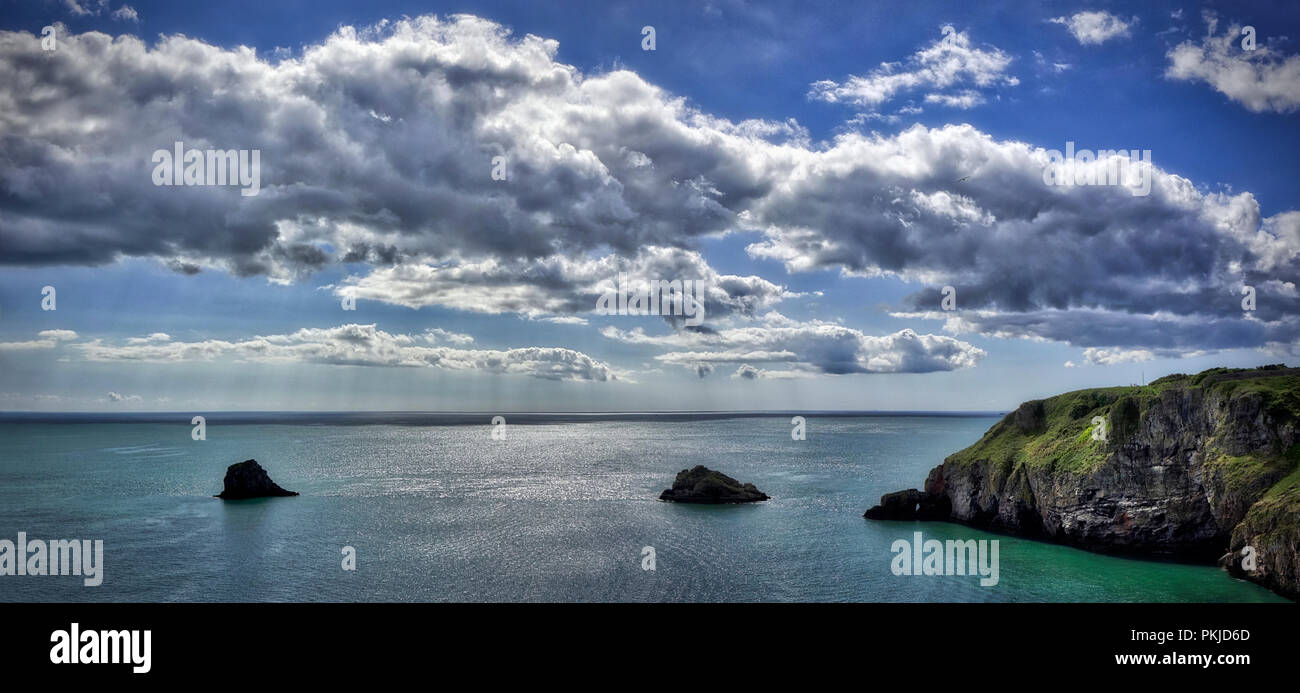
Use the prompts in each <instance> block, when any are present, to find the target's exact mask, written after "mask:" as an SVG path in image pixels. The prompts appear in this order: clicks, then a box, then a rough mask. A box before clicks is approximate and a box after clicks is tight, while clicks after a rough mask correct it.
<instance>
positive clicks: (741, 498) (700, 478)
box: [659, 465, 769, 503]
mask: <svg viewBox="0 0 1300 693" xmlns="http://www.w3.org/2000/svg"><path fill="white" fill-rule="evenodd" d="M768 498H769V496H768V495H767V494H766V493H763V492H762V491H759V490H758V489H757V488H755V487H754V485H753V484H742V483H740V482H739V481H736V480H735V479H733V478H731V477H729V476H727V475H726V474H723V473H722V472H715V471H713V470H712V469H709V468H708V467H705V466H703V465H696V466H695V468H694V469H683V470H682V471H680V472H678V473H677V478H676V479H675V480H674V481H673V487H672V488H670V489H665V490H664V492H663V493H661V494H659V500H664V501H674V502H677V503H753V502H755V501H765V500H767V499H768Z"/></svg>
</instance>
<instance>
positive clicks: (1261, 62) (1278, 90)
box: [1165, 14, 1300, 113]
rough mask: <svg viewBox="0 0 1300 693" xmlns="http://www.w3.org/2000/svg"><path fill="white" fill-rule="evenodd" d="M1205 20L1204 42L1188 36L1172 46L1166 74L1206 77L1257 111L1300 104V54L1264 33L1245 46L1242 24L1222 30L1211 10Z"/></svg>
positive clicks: (1196, 78)
mask: <svg viewBox="0 0 1300 693" xmlns="http://www.w3.org/2000/svg"><path fill="white" fill-rule="evenodd" d="M1205 20H1206V23H1207V24H1208V27H1209V30H1208V31H1207V33H1206V35H1205V37H1204V38H1202V39H1201V40H1200V42H1199V43H1197V42H1195V41H1184V42H1183V43H1180V44H1178V45H1177V46H1175V47H1174V48H1173V49H1171V50H1170V51H1169V53H1168V56H1167V57H1168V58H1169V67H1168V68H1167V69H1166V70H1165V76H1166V77H1169V78H1171V79H1179V80H1186V81H1191V82H1205V83H1206V84H1209V85H1210V86H1211V87H1214V88H1215V89H1216V90H1218V91H1219V93H1221V94H1223V95H1224V96H1227V97H1228V98H1229V99H1232V100H1233V101H1236V102H1237V103H1239V104H1241V105H1243V106H1245V107H1246V108H1248V109H1250V110H1252V111H1254V112H1256V113H1261V112H1266V111H1273V112H1277V113H1292V112H1294V111H1295V110H1296V109H1297V108H1300V54H1293V55H1283V54H1281V53H1280V52H1279V51H1277V50H1276V49H1274V48H1272V47H1270V46H1268V45H1266V44H1265V43H1264V40H1263V37H1257V38H1256V41H1257V43H1256V47H1255V50H1243V49H1242V46H1241V42H1242V40H1243V36H1242V34H1241V29H1242V27H1241V25H1239V24H1232V25H1230V26H1229V27H1228V29H1227V31H1226V32H1225V33H1224V34H1222V35H1217V34H1216V30H1217V27H1218V19H1217V18H1216V17H1215V16H1214V15H1211V14H1207V15H1206V17H1205Z"/></svg>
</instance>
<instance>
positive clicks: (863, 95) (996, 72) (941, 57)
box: [808, 26, 1020, 110]
mask: <svg viewBox="0 0 1300 693" xmlns="http://www.w3.org/2000/svg"><path fill="white" fill-rule="evenodd" d="M943 34H944V36H943V38H940V39H938V40H936V41H934V42H933V43H931V44H929V45H927V46H925V47H924V48H921V49H920V50H918V51H917V52H916V53H914V54H913V55H912V56H911V57H909V58H908V59H907V60H905V61H903V62H893V63H883V64H882V65H881V66H880V67H877V68H876V69H874V70H872V71H871V72H869V73H867V74H866V75H861V76H856V75H855V76H850V77H849V78H848V79H846V80H844V81H843V82H836V81H833V80H823V81H820V82H816V83H814V84H813V85H812V89H811V90H810V91H809V92H808V96H809V98H812V99H816V100H818V101H826V102H829V103H847V104H852V105H855V106H861V107H863V108H867V109H873V110H874V109H876V108H878V107H879V106H880V105H882V104H884V103H886V102H888V101H890V100H893V99H894V98H896V97H898V96H900V95H902V94H904V93H909V92H914V91H922V92H926V93H925V96H924V99H925V101H926V103H935V104H940V105H943V106H948V107H950V108H961V109H965V108H972V107H974V106H976V105H979V104H981V103H983V102H984V97H983V96H982V95H981V94H980V93H979V92H977V91H975V90H974V89H973V88H971V87H979V88H981V89H985V88H992V87H995V86H997V85H1000V84H1004V85H1010V86H1014V85H1016V84H1019V83H1020V80H1018V79H1017V78H1016V77H1014V76H1012V75H1009V74H1007V67H1008V66H1009V65H1010V64H1011V60H1012V59H1011V56H1010V55H1007V54H1006V53H1005V52H1003V51H1002V50H1000V49H998V48H997V47H994V46H990V47H987V48H983V49H981V48H977V47H975V46H974V45H972V43H971V40H970V36H969V35H967V34H966V32H962V31H956V30H955V29H953V28H952V27H951V26H944V27H943ZM952 89H956V91H947V90H952Z"/></svg>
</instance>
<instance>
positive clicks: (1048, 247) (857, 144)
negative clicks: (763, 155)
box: [749, 125, 1300, 349]
mask: <svg viewBox="0 0 1300 693" xmlns="http://www.w3.org/2000/svg"><path fill="white" fill-rule="evenodd" d="M793 159H794V163H793V166H794V174H793V175H792V177H791V180H792V183H791V184H789V185H787V186H783V187H782V188H781V189H780V190H779V191H777V192H774V194H772V195H769V196H767V197H765V198H764V199H763V200H762V201H761V202H759V203H758V204H757V205H755V208H754V210H752V215H753V217H754V218H759V219H763V220H764V221H766V222H767V226H766V227H765V228H764V234H765V236H766V238H765V239H764V240H763V241H760V242H757V243H754V244H751V245H750V246H749V252H750V254H751V255H753V256H755V257H759V258H766V259H774V260H779V261H781V262H783V263H785V265H786V267H787V268H788V269H789V270H791V271H811V270H817V269H829V268H838V269H840V270H842V271H844V272H847V273H850V274H855V275H862V276H882V275H888V276H897V277H900V278H903V279H905V280H908V281H912V282H918V283H922V284H926V285H928V286H929V288H926V289H923V290H921V291H918V292H916V293H914V294H912V295H911V296H909V297H908V298H907V299H906V301H905V303H906V306H907V307H908V308H909V309H908V310H901V311H898V312H896V313H895V315H896V317H901V318H935V319H942V320H945V321H946V325H947V327H948V328H949V329H950V330H951V331H953V332H978V333H982V334H987V335H991V336H998V337H1027V338H1043V339H1050V340H1053V341H1062V342H1066V343H1069V344H1074V345H1077V346H1083V347H1091V346H1096V347H1107V346H1130V347H1131V346H1161V347H1167V348H1178V349H1193V348H1199V347H1202V346H1208V347H1212V348H1224V349H1226V348H1235V347H1258V346H1261V345H1263V344H1264V343H1265V342H1267V341H1283V342H1291V341H1294V340H1295V339H1296V338H1297V335H1300V323H1297V320H1296V319H1295V317H1293V316H1295V315H1296V314H1297V313H1298V312H1300V311H1297V310H1296V308H1297V302H1296V299H1295V298H1294V297H1293V296H1291V295H1289V294H1288V293H1287V292H1286V291H1284V290H1282V289H1281V288H1280V287H1284V286H1285V285H1286V283H1291V284H1294V283H1295V282H1296V281H1297V279H1298V278H1300V277H1298V276H1297V275H1300V265H1298V264H1297V253H1300V215H1296V214H1295V213H1294V212H1286V213H1282V214H1278V215H1275V216H1273V217H1269V218H1262V215H1261V213H1260V209H1259V203H1258V201H1257V200H1256V199H1255V197H1254V196H1253V195H1251V194H1250V193H1248V192H1243V193H1238V194H1236V195H1229V194H1224V193H1207V192H1202V191H1200V190H1198V189H1197V187H1196V186H1195V185H1193V184H1192V182H1191V181H1188V180H1187V179H1185V178H1182V177H1180V176H1178V175H1176V174H1172V173H1168V172H1166V171H1164V170H1162V169H1160V168H1159V167H1158V166H1154V165H1152V166H1150V167H1149V170H1148V171H1147V172H1148V173H1149V174H1150V175H1151V182H1152V188H1151V191H1150V194H1149V195H1147V196H1135V195H1133V194H1132V192H1131V191H1130V190H1129V189H1128V188H1125V187H1123V186H1062V187H1058V186H1050V185H1046V184H1044V182H1043V170H1044V167H1045V166H1046V165H1047V163H1048V154H1047V152H1046V151H1045V150H1044V149H1041V148H1037V147H1033V146H1030V145H1027V144H1025V143H1020V142H1014V141H997V140H994V139H993V138H991V137H989V136H988V135H986V134H984V133H981V132H979V131H978V130H976V129H974V128H973V127H971V126H969V125H950V126H945V127H943V128H937V129H930V128H925V127H921V126H915V127H912V128H909V129H908V130H905V131H903V132H900V133H898V134H896V135H893V136H882V135H870V136H867V135H862V134H856V133H851V134H846V135H843V136H841V137H839V138H837V140H836V142H835V144H834V146H832V147H829V148H828V149H826V150H825V151H824V152H818V153H807V154H801V155H798V156H796V157H793ZM1144 166H1145V164H1144ZM962 178H965V179H966V180H964V181H962V182H960V183H958V182H957V181H959V180H960V179H962ZM944 285H951V286H953V287H955V288H956V290H957V305H958V307H959V308H960V310H959V311H958V313H957V314H956V315H954V314H953V313H943V312H940V311H939V310H938V308H939V307H940V302H941V300H942V295H941V293H940V289H941V287H943V286H944ZM1243 285H1249V286H1253V287H1255V288H1256V290H1257V291H1258V295H1259V304H1258V310H1257V311H1255V312H1254V313H1252V314H1251V315H1250V317H1249V318H1247V317H1246V315H1245V314H1244V313H1243V310H1242V307H1241V295H1242V293H1241V291H1242V287H1243Z"/></svg>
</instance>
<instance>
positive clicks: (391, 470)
mask: <svg viewBox="0 0 1300 693" xmlns="http://www.w3.org/2000/svg"><path fill="white" fill-rule="evenodd" d="M800 415H801V416H803V417H804V420H805V423H804V439H803V440H796V439H794V437H792V435H791V433H792V430H794V428H795V425H793V424H792V421H791V418H792V415H791V414H783V415H771V414H766V413H757V412H734V413H717V412H710V413H674V414H644V413H622V414H515V415H510V414H506V415H503V419H504V421H503V422H502V421H498V424H499V425H495V426H494V425H493V424H492V418H493V416H496V415H493V414H433V413H362V414H338V413H312V412H302V413H257V412H253V413H225V414H221V413H213V414H208V415H206V421H205V430H204V436H203V439H201V440H196V439H195V434H194V428H195V427H194V425H192V423H191V420H192V419H191V415H190V414H113V415H107V414H35V413H26V414H24V413H5V414H0V540H8V541H10V542H15V543H16V542H17V540H18V534H19V533H20V532H22V533H24V534H25V537H26V539H27V541H31V540H34V539H35V540H43V541H50V540H56V539H62V540H71V539H77V540H92V541H93V540H102V541H103V547H104V548H103V559H102V562H103V569H102V583H101V584H99V585H98V586H93V587H92V586H86V585H85V584H84V580H83V578H82V577H79V576H75V575H59V576H55V575H16V574H14V575H0V601H46V602H74V601H88V602H120V601H129V602H270V601H277V602H299V601H323V602H516V601H526V602H534V601H537V602H588V601H592V602H610V601H612V602H622V601H633V602H718V601H724V602H936V601H937V602H1267V601H1284V600H1282V599H1281V598H1280V597H1277V596H1275V595H1273V594H1272V593H1270V592H1269V591H1267V590H1265V589H1263V588H1261V587H1258V586H1256V585H1253V584H1251V583H1248V582H1244V581H1241V580H1237V579H1234V578H1232V577H1230V576H1229V575H1228V574H1226V573H1225V572H1223V571H1221V570H1219V569H1218V568H1216V567H1214V566H1206V565H1187V564H1179V563H1169V562H1159V561H1145V560H1135V559H1131V558H1119V557H1114V556H1106V555H1100V554H1095V553H1089V552H1085V551H1081V550H1077V549H1073V548H1069V547H1065V546H1060V545H1055V544H1050V543H1044V542H1040V541H1032V540H1026V539H1019V538H1015V537H1010V536H1005V535H999V534H993V533H989V532H984V531H981V530H977V529H973V528H970V527H965V526H962V525H957V524H949V523H941V522H879V521H871V520H865V519H863V517H862V513H863V512H864V511H865V510H866V509H867V508H868V507H870V506H872V505H874V504H875V503H876V502H877V501H878V500H879V498H880V496H881V495H882V494H884V493H887V492H890V491H895V490H898V489H903V488H915V487H919V486H920V485H921V484H922V483H923V481H924V479H925V475H926V473H927V472H928V471H929V470H930V469H931V468H932V467H933V466H935V465H936V464H939V463H940V462H941V461H942V460H943V458H944V456H946V455H948V454H950V453H952V452H954V451H956V450H959V449H961V448H963V447H965V446H967V445H969V444H971V443H973V442H975V441H976V440H977V439H979V437H980V436H981V434H983V433H984V431H985V430H987V429H988V428H989V427H990V426H991V425H992V424H993V423H995V422H996V421H997V418H998V417H997V415H996V414H993V413H989V414H972V415H951V414H935V413H923V412H914V413H898V412H890V413H879V412H874V413H873V412H861V413H845V412H804V413H801V414H800ZM494 433H495V434H496V435H494ZM250 458H251V459H256V460H257V461H258V462H259V463H260V464H261V465H262V466H263V467H264V468H265V469H266V470H267V472H268V473H269V474H270V476H271V478H272V479H274V480H275V482H276V483H278V484H280V485H281V486H283V487H285V488H287V489H290V490H293V491H297V492H299V493H300V494H301V495H299V496H297V497H291V498H267V499H258V500H247V501H222V500H219V499H217V498H214V495H215V494H217V493H219V492H220V491H221V489H222V478H223V476H224V473H225V469H226V467H227V466H228V465H230V464H233V463H235V462H240V461H242V460H246V459H250ZM700 464H702V465H705V466H707V467H709V468H711V469H715V470H718V471H721V472H723V473H725V474H728V475H730V476H732V477H735V478H737V479H739V480H741V481H744V482H752V483H754V484H755V485H756V486H757V487H758V488H759V489H760V490H762V491H764V492H765V493H767V494H768V495H770V496H771V500H769V501H766V502H762V503H754V504H745V505H727V506H703V505H691V504H679V503H666V502H661V501H659V500H658V496H659V493H660V492H661V491H662V490H664V489H665V488H668V487H669V486H671V485H672V481H673V478H674V476H675V475H676V474H677V472H679V471H681V470H683V469H687V468H690V467H694V466H695V465H700ZM917 532H920V533H921V534H922V536H923V538H924V539H925V540H930V539H937V540H940V541H947V540H976V541H977V542H978V541H981V540H987V541H990V542H991V541H994V540H996V541H997V542H998V547H999V551H998V561H999V568H998V580H997V584H995V585H990V586H984V585H981V581H980V578H979V576H978V575H961V574H952V575H947V574H941V575H911V574H902V575H899V574H895V573H896V571H895V570H894V569H891V565H892V564H893V562H894V559H895V557H896V555H897V554H896V553H894V551H893V550H891V549H892V547H894V546H895V542H898V541H900V540H902V541H905V542H911V541H913V539H914V537H915V535H916V533H917ZM909 572H910V571H909Z"/></svg>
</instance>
